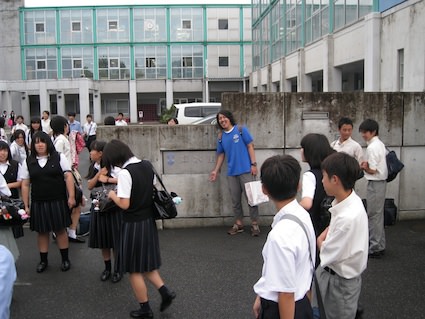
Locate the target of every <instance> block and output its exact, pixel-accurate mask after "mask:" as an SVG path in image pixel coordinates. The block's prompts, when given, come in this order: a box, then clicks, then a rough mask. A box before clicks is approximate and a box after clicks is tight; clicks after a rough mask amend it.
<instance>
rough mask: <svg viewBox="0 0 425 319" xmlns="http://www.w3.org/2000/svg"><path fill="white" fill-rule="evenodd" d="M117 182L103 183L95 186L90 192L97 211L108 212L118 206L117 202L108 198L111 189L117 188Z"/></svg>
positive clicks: (94, 208)
mask: <svg viewBox="0 0 425 319" xmlns="http://www.w3.org/2000/svg"><path fill="white" fill-rule="evenodd" d="M116 187H117V185H116V184H102V186H100V187H94V188H93V189H92V190H91V192H90V198H91V199H92V204H93V210H94V211H95V212H101V213H106V212H110V211H112V210H115V209H117V208H118V206H117V204H115V202H114V201H113V200H111V199H109V198H108V194H109V192H110V191H111V190H116Z"/></svg>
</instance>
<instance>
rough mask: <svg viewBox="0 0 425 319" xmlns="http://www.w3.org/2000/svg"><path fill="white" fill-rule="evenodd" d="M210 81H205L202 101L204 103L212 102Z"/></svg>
mask: <svg viewBox="0 0 425 319" xmlns="http://www.w3.org/2000/svg"><path fill="white" fill-rule="evenodd" d="M209 84H210V83H209V81H208V79H205V80H204V90H203V92H202V93H203V96H202V100H203V101H204V102H206V103H207V102H209V101H210V87H209Z"/></svg>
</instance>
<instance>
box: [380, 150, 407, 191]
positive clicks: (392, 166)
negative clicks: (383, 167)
mask: <svg viewBox="0 0 425 319" xmlns="http://www.w3.org/2000/svg"><path fill="white" fill-rule="evenodd" d="M387 151H388V153H387V155H386V157H385V159H386V161H387V169H388V177H387V182H388V183H389V182H391V181H393V180H394V179H395V178H396V177H397V175H398V173H400V171H401V170H402V169H403V168H404V164H403V163H402V162H401V161H400V160H399V159H398V157H397V154H396V153H395V152H394V151H390V150H389V149H388V148H387Z"/></svg>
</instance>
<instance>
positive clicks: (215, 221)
mask: <svg viewBox="0 0 425 319" xmlns="http://www.w3.org/2000/svg"><path fill="white" fill-rule="evenodd" d="M222 105H223V108H226V109H230V110H231V111H232V112H233V113H234V116H235V119H236V120H237V122H238V123H241V124H243V125H246V126H247V127H248V128H249V130H250V131H251V133H252V135H253V136H254V139H255V141H254V142H255V149H256V157H257V162H258V164H259V166H261V164H262V163H263V162H264V160H265V159H266V158H268V157H270V156H272V155H275V154H290V155H293V156H294V157H296V158H297V159H298V160H301V158H300V151H299V147H300V146H299V143H300V141H301V138H302V137H303V136H304V135H305V134H307V133H310V132H316V133H322V134H325V135H326V136H327V137H328V138H329V141H332V140H334V139H335V138H336V136H337V122H338V120H339V118H340V117H341V116H348V117H351V118H352V119H353V121H354V123H355V127H354V134H353V138H354V139H356V140H357V141H359V142H360V143H361V144H362V145H363V146H365V143H364V142H363V141H362V139H361V137H360V135H359V133H358V126H359V124H360V123H361V121H363V120H364V119H366V118H369V117H370V118H374V119H375V120H377V121H378V122H379V124H380V132H379V133H380V137H381V139H382V140H383V141H384V143H385V144H386V145H387V146H388V147H390V148H391V149H393V150H395V151H396V152H397V154H399V156H400V158H401V160H402V161H403V162H404V164H405V169H404V170H403V171H402V173H401V174H400V176H399V177H397V179H396V180H395V181H393V182H391V183H390V184H388V190H387V197H392V198H395V199H396V203H397V204H398V206H399V209H400V214H399V216H400V218H413V217H414V218H416V217H421V218H425V199H424V196H423V194H424V190H425V187H424V186H423V182H422V181H423V178H424V176H425V169H424V168H423V167H424V165H423V163H422V161H421V159H423V158H425V140H424V139H423V136H424V134H425V93H423V92H421V93H351V94H350V93H273V94H272V93H266V94H263V93H255V94H254V93H249V94H242V93H235V94H231V93H228V94H224V95H223V96H222ZM326 114H328V117H326V116H324V117H323V119H315V120H310V119H307V118H308V116H309V115H310V116H311V115H313V116H314V115H326ZM303 118H305V119H303ZM98 138H99V139H103V140H106V141H108V140H110V139H112V138H117V139H120V140H122V141H124V142H125V143H128V144H129V145H130V147H131V149H132V150H133V151H134V153H135V154H136V155H137V156H139V157H141V158H146V159H149V160H150V161H152V162H153V164H154V165H155V167H156V168H157V169H158V171H159V172H161V173H162V174H163V180H164V183H165V184H166V185H167V188H168V189H169V190H170V191H175V192H176V193H178V194H179V195H180V196H181V197H182V198H183V203H182V204H181V205H180V206H179V207H178V210H179V216H178V218H176V219H174V220H170V221H165V227H181V226H203V225H222V224H229V225H230V224H231V223H232V220H233V214H232V209H231V202H230V198H229V195H228V188H227V181H226V168H225V167H224V168H223V169H222V172H221V176H220V177H219V179H218V181H217V182H216V183H210V182H209V181H208V175H209V172H210V171H211V170H212V168H213V167H214V163H215V147H216V138H217V129H216V127H214V126H210V125H198V126H196V125H178V126H174V127H168V126H165V125H153V126H148V125H130V126H128V127H114V126H113V127H107V126H103V127H102V126H101V127H99V128H98ZM302 167H303V171H305V170H307V169H308V166H307V165H306V164H304V163H303V164H302ZM365 186H366V181H365V180H364V179H363V180H360V181H359V182H358V183H357V185H356V190H357V192H358V193H359V194H360V196H362V197H365ZM246 208H247V206H246V204H245V212H247V209H246ZM260 214H261V223H263V224H269V223H270V221H271V219H272V216H273V214H274V208H273V206H272V205H271V204H264V205H261V206H260Z"/></svg>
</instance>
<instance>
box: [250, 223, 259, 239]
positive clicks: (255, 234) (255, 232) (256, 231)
mask: <svg viewBox="0 0 425 319" xmlns="http://www.w3.org/2000/svg"><path fill="white" fill-rule="evenodd" d="M251 236H253V237H258V236H260V227H259V226H258V224H252V225H251Z"/></svg>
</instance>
